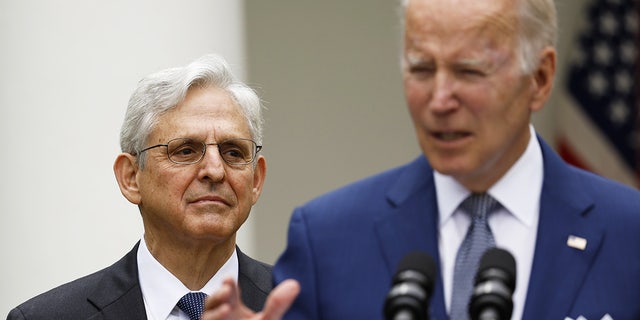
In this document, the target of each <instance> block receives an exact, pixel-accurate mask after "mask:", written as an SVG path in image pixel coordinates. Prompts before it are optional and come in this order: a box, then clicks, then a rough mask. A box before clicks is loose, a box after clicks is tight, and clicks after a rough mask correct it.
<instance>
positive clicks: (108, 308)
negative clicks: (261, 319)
mask: <svg viewBox="0 0 640 320" xmlns="http://www.w3.org/2000/svg"><path fill="white" fill-rule="evenodd" d="M261 108H262V106H261V103H260V99H259V97H258V96H257V94H256V93H255V92H254V91H253V90H252V89H251V88H249V87H248V86H246V85H245V84H243V83H241V82H238V81H237V80H236V79H235V78H234V77H233V75H232V74H231V73H230V70H229V67H228V65H227V63H226V62H225V61H224V60H223V59H222V58H221V57H219V56H215V55H207V56H204V57H202V58H200V59H198V60H196V61H194V62H192V63H191V64H189V65H187V66H185V67H181V68H171V69H166V70H163V71H160V72H158V73H154V74H152V75H149V76H147V77H145V78H144V79H142V80H141V81H140V82H139V84H138V87H137V89H136V90H135V92H134V93H133V94H132V96H131V98H130V100H129V106H128V109H127V112H126V115H125V120H124V124H123V126H122V130H121V135H120V144H121V148H122V153H121V154H119V155H118V156H117V158H116V161H115V164H114V167H113V169H114V172H115V176H116V180H117V181H118V185H119V187H120V190H121V192H122V194H123V195H124V197H125V198H126V199H127V200H129V201H130V202H131V203H133V204H136V205H137V206H138V208H139V210H140V214H141V216H142V221H143V225H144V235H143V237H142V239H141V240H140V242H139V243H137V244H136V245H135V246H134V248H133V250H131V251H130V252H129V253H128V254H127V255H126V256H125V257H123V258H122V259H121V260H120V261H118V262H116V263H115V264H113V265H112V266H110V267H108V268H106V269H103V270H101V271H98V272H96V273H94V274H91V275H89V276H86V277H83V278H81V279H78V280H75V281H73V282H70V283H68V284H64V285H62V286H60V287H58V288H55V289H53V290H51V291H48V292H46V293H44V294H41V295H39V296H37V297H35V298H32V299H31V300H29V301H27V302H25V303H23V304H21V305H20V306H18V307H16V308H15V309H13V310H12V311H11V312H10V314H9V316H8V319H191V320H193V319H199V317H200V315H199V313H201V312H202V307H203V301H204V299H205V298H206V294H210V293H212V292H214V291H215V290H216V289H217V288H218V287H219V286H220V284H221V282H222V279H223V278H227V277H231V278H234V279H235V280H236V281H238V283H239V285H240V288H241V290H242V296H243V301H244V302H245V303H247V304H248V305H249V306H250V307H251V308H252V309H254V310H260V309H262V307H263V305H264V302H265V299H266V297H267V295H268V293H269V292H270V291H271V288H272V282H271V266H269V265H266V264H264V263H262V262H259V261H256V260H253V259H251V258H250V257H248V256H246V255H245V254H243V253H242V252H241V251H240V249H239V248H238V247H237V246H236V232H237V231H238V229H239V228H240V226H241V225H242V224H243V223H244V222H245V221H246V219H247V218H248V216H249V212H250V211H251V207H252V206H253V205H254V204H255V203H256V202H257V201H258V198H259V197H260V194H261V192H262V187H263V184H264V179H265V174H266V161H265V158H264V157H263V156H262V155H260V154H259V153H258V152H259V151H260V149H261V148H262V146H261V144H262V123H263V119H262V114H261Z"/></svg>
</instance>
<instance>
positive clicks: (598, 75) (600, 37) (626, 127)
mask: <svg viewBox="0 0 640 320" xmlns="http://www.w3.org/2000/svg"><path fill="white" fill-rule="evenodd" d="M586 9H587V10H586V11H585V18H584V19H585V22H587V23H585V24H584V28H582V30H581V31H580V32H579V34H578V36H577V38H576V40H577V42H576V44H575V46H574V47H573V51H572V55H571V58H570V59H569V64H568V67H569V70H568V74H567V78H566V79H567V80H566V83H564V84H563V85H564V86H565V87H564V88H563V89H564V90H565V95H564V98H565V100H564V102H563V103H562V105H561V106H560V108H561V111H560V122H561V123H560V126H559V132H560V133H559V141H558V151H559V153H560V154H561V155H562V156H563V157H564V158H565V160H567V161H568V162H570V163H572V164H574V165H576V166H579V167H582V168H585V169H587V170H590V171H593V172H595V173H598V174H600V175H603V176H606V177H609V178H611V179H614V180H618V181H620V182H623V183H625V184H628V185H631V186H636V187H640V112H639V111H638V110H639V109H640V107H639V105H640V104H639V103H638V96H639V92H640V82H639V81H638V79H639V75H640V69H639V64H638V29H639V23H638V19H639V14H638V11H639V8H638V1H636V0H594V1H591V3H589V4H588V6H587V7H586Z"/></svg>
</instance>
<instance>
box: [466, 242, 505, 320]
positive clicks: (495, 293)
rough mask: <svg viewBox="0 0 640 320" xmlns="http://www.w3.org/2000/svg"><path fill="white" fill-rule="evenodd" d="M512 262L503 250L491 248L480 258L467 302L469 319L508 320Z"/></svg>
mask: <svg viewBox="0 0 640 320" xmlns="http://www.w3.org/2000/svg"><path fill="white" fill-rule="evenodd" d="M515 288H516V260H515V259H514V258H513V256H512V255H511V253H509V252H508V251H506V250H503V249H498V248H492V249H489V250H487V252H485V253H484V255H483V256H482V259H480V266H479V267H478V273H477V274H476V280H475V287H474V289H473V294H472V295H471V302H470V303H469V316H470V317H471V319H472V320H508V319H511V313H512V312H513V300H512V299H511V296H512V295H513V290H514V289H515Z"/></svg>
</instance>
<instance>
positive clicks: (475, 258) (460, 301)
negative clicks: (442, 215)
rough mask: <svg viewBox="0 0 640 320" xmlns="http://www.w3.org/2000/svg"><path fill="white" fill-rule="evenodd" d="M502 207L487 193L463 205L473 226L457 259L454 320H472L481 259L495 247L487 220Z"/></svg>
mask: <svg viewBox="0 0 640 320" xmlns="http://www.w3.org/2000/svg"><path fill="white" fill-rule="evenodd" d="M498 206H499V203H498V202H497V201H496V200H495V199H493V198H492V197H491V196H490V195H488V194H486V193H473V194H471V195H470V196H469V197H468V198H467V199H465V200H464V201H463V202H462V204H461V205H460V208H461V209H462V210H463V211H465V212H466V213H468V214H469V215H471V218H472V219H471V220H472V222H471V225H470V226H469V229H468V230H467V235H466V236H465V238H464V240H463V241H462V244H461V245H460V248H459V249H458V254H457V255H456V264H455V267H454V271H453V293H452V296H451V315H450V319H451V320H465V319H469V300H470V298H471V293H472V290H473V282H474V277H475V275H476V272H477V269H478V264H479V262H480V258H481V257H482V255H483V254H484V252H485V251H487V249H489V248H492V247H495V240H494V239H493V234H492V233H491V228H489V224H488V223H487V216H488V215H489V213H491V212H492V211H494V210H496V209H497V208H498Z"/></svg>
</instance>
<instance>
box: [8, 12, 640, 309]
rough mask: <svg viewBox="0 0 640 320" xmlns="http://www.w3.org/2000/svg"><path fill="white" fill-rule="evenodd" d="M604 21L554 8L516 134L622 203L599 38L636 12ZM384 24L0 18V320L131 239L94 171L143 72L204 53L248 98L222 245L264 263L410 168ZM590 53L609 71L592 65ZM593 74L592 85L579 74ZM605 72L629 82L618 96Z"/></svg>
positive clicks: (237, 18)
mask: <svg viewBox="0 0 640 320" xmlns="http://www.w3.org/2000/svg"><path fill="white" fill-rule="evenodd" d="M592 2H593V3H594V4H592ZM628 2H630V3H631V2H632V1H631V0H628ZM602 3H603V4H602V5H604V3H605V1H602ZM618 3H619V4H618V5H617V6H618V7H619V8H618V7H616V8H603V7H598V8H596V9H598V10H595V9H593V10H592V11H589V10H590V8H591V6H592V5H601V4H598V3H595V2H594V1H587V0H565V1H557V5H558V12H559V27H560V39H559V43H558V50H559V63H558V77H557V78H556V83H555V86H556V88H555V92H554V95H553V97H552V101H550V103H549V104H548V105H547V107H546V108H545V109H544V110H543V111H542V112H540V113H538V114H536V115H535V118H534V125H535V127H536V130H537V131H538V132H539V133H540V134H541V135H542V136H543V137H544V138H545V139H546V140H547V141H548V142H550V143H552V144H555V143H557V145H558V150H560V151H561V152H562V153H563V154H564V155H565V156H567V157H568V158H570V159H571V160H572V161H573V162H574V163H576V164H578V165H581V166H584V167H588V168H589V169H591V170H594V171H596V172H598V173H600V174H602V175H606V176H610V177H612V178H614V179H616V180H619V181H621V182H622V183H625V184H629V185H633V186H636V187H637V182H638V180H637V177H638V176H637V171H635V170H636V169H637V165H638V162H637V159H638V158H636V157H635V156H636V155H637V154H636V153H635V152H637V150H638V145H639V144H640V143H639V141H640V138H639V137H638V136H637V135H634V132H636V131H634V130H635V129H636V127H634V126H636V125H637V122H638V111H637V109H638V104H637V103H635V92H637V91H636V90H633V89H634V85H635V84H636V83H637V82H635V78H636V77H637V73H636V72H632V71H633V70H635V69H633V68H635V66H636V64H635V57H636V56H637V51H636V50H635V42H633V41H632V42H631V43H632V44H633V45H634V50H633V51H632V52H631V57H633V59H632V60H633V61H632V62H631V66H632V67H629V65H628V64H625V63H626V62H625V61H626V60H625V59H623V58H624V56H623V55H622V53H625V52H627V51H625V50H624V48H626V47H625V45H626V44H627V43H626V42H624V41H626V40H624V39H625V38H624V37H619V36H615V37H613V36H612V37H611V38H606V39H605V38H603V37H602V35H603V33H602V32H600V31H602V30H601V29H605V31H606V30H609V31H611V32H612V33H613V34H619V33H624V35H629V34H628V33H629V32H631V31H633V32H635V33H633V32H631V36H634V35H636V34H637V15H636V13H637V11H634V10H629V8H628V7H624V6H625V5H624V4H620V3H623V2H618ZM608 9H610V10H608ZM398 10H399V8H398V2H397V1H396V0H366V1H365V0H358V1H342V0H325V1H308V0H306V1H305V0H295V1H294V0H289V1H287V0H284V1H256V0H247V1H239V0H207V1H204V0H189V1H184V2H176V1H169V0H156V1H151V0H136V1H129V0H114V1H106V2H105V1H86V0H61V1H55V2H54V1H37V0H3V1H2V2H0V43H1V45H2V47H1V48H2V51H0V70H2V72H1V73H0V81H1V85H0V137H2V139H3V140H2V144H0V145H1V146H2V151H3V152H2V156H1V159H2V160H0V161H1V162H0V177H2V181H1V182H0V214H1V215H0V219H1V220H0V241H1V245H0V246H1V251H0V253H1V254H2V256H3V257H4V259H3V263H2V264H1V266H0V283H2V285H0V318H2V317H5V315H6V314H7V313H8V312H9V310H10V309H11V308H12V307H14V306H16V305H17V304H19V303H20V302H22V301H24V300H26V299H28V298H30V297H32V296H34V295H36V294H38V293H40V292H43V291H45V290H48V289H50V288H53V287H54V286H57V285H59V284H62V283H64V282H67V281H70V280H73V279H75V278H78V277H80V276H83V275H86V274H89V273H91V272H94V271H97V270H99V269H101V268H103V267H105V266H107V265H110V264H111V263H113V262H115V261H116V260H118V259H119V258H120V257H121V256H123V255H124V254H125V253H126V252H127V251H128V250H130V248H131V247H132V246H133V245H134V243H135V242H136V241H137V240H138V239H139V238H140V237H141V235H142V223H141V219H140V217H139V213H138V210H137V208H136V207H135V206H134V205H132V204H130V203H128V202H127V201H126V200H125V199H124V197H122V195H121V194H120V192H119V189H118V187H117V184H116V181H115V178H114V176H113V172H112V165H113V161H114V160H115V157H116V155H117V154H118V153H119V145H118V135H119V130H120V125H121V122H122V119H123V117H124V112H125V109H126V105H127V101H128V98H129V95H130V94H131V92H132V91H133V89H134V88H135V86H136V83H137V81H138V80H139V79H140V78H142V77H143V76H145V75H147V74H149V73H151V72H155V71H157V70H160V69H164V68H167V67H172V66H179V65H184V64H186V63H188V62H190V61H191V60H193V59H195V58H197V57H199V56H201V55H203V54H205V53H210V52H215V53H219V54H221V55H223V56H224V57H225V58H226V59H227V60H228V61H229V62H230V64H231V65H232V67H233V70H234V72H235V73H236V75H238V76H239V77H240V78H241V79H243V80H245V81H246V82H247V83H248V84H249V85H251V86H252V87H254V88H255V89H256V90H257V91H258V92H259V93H260V95H261V97H262V98H263V100H264V104H265V106H266V110H265V117H266V127H265V141H264V145H265V147H264V149H263V150H264V155H265V156H266V157H267V167H268V169H267V180H266V185H265V189H264V193H263V195H262V197H261V199H260V201H259V202H258V204H257V205H256V206H255V207H254V210H253V212H252V215H251V218H250V219H249V221H248V223H247V224H245V225H244V226H243V228H242V231H241V233H240V236H239V239H238V243H239V245H240V246H241V248H243V251H245V252H247V253H248V254H250V255H252V256H254V257H256V258H259V259H262V260H264V261H266V262H269V263H273V262H275V260H276V259H277V257H278V255H279V254H280V252H282V250H283V249H284V245H285V240H286V230H287V224H288V220H289V217H290V214H291V212H292V210H293V209H294V208H295V207H296V206H298V205H301V204H303V203H304V202H306V201H307V200H309V199H311V198H313V197H315V196H318V195H320V194H322V193H324V192H327V191H329V190H331V189H334V188H336V187H339V186H342V185H344V184H347V183H349V182H352V181H355V180H358V179H360V178H363V177H365V176H368V175H371V174H374V173H376V172H379V171H382V170H385V169H388V168H391V167H394V166H398V165H401V164H404V163H406V162H408V161H410V160H412V159H413V158H414V157H416V156H418V155H419V154H420V151H419V149H418V146H417V142H416V139H415V137H414V132H413V128H412V124H411V121H410V119H409V116H408V112H407V110H406V108H405V104H404V98H403V93H402V87H401V79H400V69H399V61H400V59H399V54H400V46H399V45H400V32H401V30H400V24H399V19H398V17H399V11H398ZM598 12H604V14H602V13H598ZM607 13H608V14H609V15H607ZM616 15H620V16H616ZM634 19H635V20H634ZM616 22H618V23H617V24H616ZM612 23H613V24H614V25H615V26H614V27H611V24H612ZM625 30H626V31H625ZM629 30H630V31H629ZM596 31H598V32H596ZM616 31H619V33H616ZM623 31H624V32H623ZM593 33H597V34H598V35H599V37H600V38H597V39H595V40H593V38H591V34H593ZM604 35H606V34H604ZM581 37H582V38H581ZM589 39H592V40H589ZM631 39H632V38H631ZM616 41H617V42H616ZM607 48H608V49H609V51H611V52H613V55H614V56H615V55H616V53H617V52H619V53H620V56H622V58H617V59H614V61H603V60H602V59H604V58H606V54H602V52H605V51H606V49H607ZM616 48H618V49H616ZM598 53H600V54H598ZM605 53H606V52H605ZM627 54H628V52H627ZM599 57H600V58H599ZM603 57H604V58H603ZM598 59H600V60H598ZM605 63H606V64H607V65H608V66H609V67H610V68H609V69H606V70H609V72H592V70H594V69H589V68H591V67H593V68H596V69H595V70H596V71H599V70H600V71H601V69H597V68H598V67H599V66H600V65H601V64H605ZM612 65H613V66H614V67H615V66H619V69H611V68H613V67H611V66H612ZM611 70H623V71H624V70H627V71H629V70H631V72H630V75H629V74H627V79H626V80H628V81H631V86H630V89H629V84H628V81H627V82H625V81H624V80H625V77H624V76H625V74H624V72H622V71H620V72H613V71H611ZM629 77H630V79H628V78H629ZM581 79H582V80H584V79H591V81H590V82H585V83H582V82H580V80H581ZM603 81H604V83H605V85H602V83H603ZM606 83H609V84H610V85H609V86H607V85H606ZM589 84H592V85H593V84H600V85H599V86H595V87H589V86H588V85H589ZM624 84H627V86H625V85H624ZM590 88H591V89H592V90H591V91H590V90H588V89H590ZM593 88H595V89H598V88H599V90H600V91H598V92H599V93H600V94H599V95H598V96H591V95H590V92H592V91H593V90H595V89H593ZM624 88H627V89H628V90H627V92H623V93H625V94H626V95H623V96H620V95H619V94H618V93H620V92H621V91H624V90H623V89H624ZM576 97H577V98H576ZM605 98H606V99H608V100H605ZM594 102H595V103H594ZM592 119H593V120H592Z"/></svg>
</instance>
